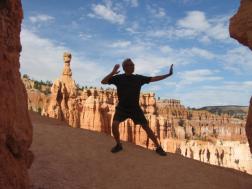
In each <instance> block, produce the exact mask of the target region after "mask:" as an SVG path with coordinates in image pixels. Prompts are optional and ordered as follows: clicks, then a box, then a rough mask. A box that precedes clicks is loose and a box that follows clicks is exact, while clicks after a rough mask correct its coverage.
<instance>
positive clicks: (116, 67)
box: [111, 64, 120, 75]
mask: <svg viewBox="0 0 252 189" xmlns="http://www.w3.org/2000/svg"><path fill="white" fill-rule="evenodd" d="M119 68H120V64H116V65H115V66H114V68H113V70H112V72H111V73H112V74H113V75H115V74H118V73H119V72H120V71H119V70H118V69H119Z"/></svg>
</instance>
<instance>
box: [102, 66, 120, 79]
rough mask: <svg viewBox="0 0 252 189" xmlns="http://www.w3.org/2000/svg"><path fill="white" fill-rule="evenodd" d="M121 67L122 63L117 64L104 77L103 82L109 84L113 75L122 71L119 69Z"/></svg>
mask: <svg viewBox="0 0 252 189" xmlns="http://www.w3.org/2000/svg"><path fill="white" fill-rule="evenodd" d="M119 68H120V64H116V65H115V66H114V68H113V70H112V72H111V73H110V74H108V75H107V76H106V77H104V78H103V79H102V80H101V83H102V84H108V81H109V80H110V79H111V78H112V77H113V75H115V74H118V73H119V72H120V71H119V70H118V69H119Z"/></svg>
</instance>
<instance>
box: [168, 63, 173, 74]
mask: <svg viewBox="0 0 252 189" xmlns="http://www.w3.org/2000/svg"><path fill="white" fill-rule="evenodd" d="M172 74H173V64H172V65H171V67H170V73H169V75H172Z"/></svg>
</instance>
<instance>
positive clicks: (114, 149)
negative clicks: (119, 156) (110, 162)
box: [111, 144, 123, 153]
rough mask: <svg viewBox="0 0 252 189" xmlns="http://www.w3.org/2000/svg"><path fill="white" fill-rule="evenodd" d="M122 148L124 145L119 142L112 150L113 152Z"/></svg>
mask: <svg viewBox="0 0 252 189" xmlns="http://www.w3.org/2000/svg"><path fill="white" fill-rule="evenodd" d="M122 149H123V147H122V145H121V144H117V145H115V146H114V147H113V148H112V149H111V152H112V153H117V152H120V151H121V150H122Z"/></svg>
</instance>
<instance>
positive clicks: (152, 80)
mask: <svg viewBox="0 0 252 189" xmlns="http://www.w3.org/2000/svg"><path fill="white" fill-rule="evenodd" d="M172 74H173V64H172V65H171V67H170V72H169V73H168V74H165V75H159V76H154V77H151V80H150V82H154V81H160V80H163V79H165V78H167V77H169V76H171V75H172Z"/></svg>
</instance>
